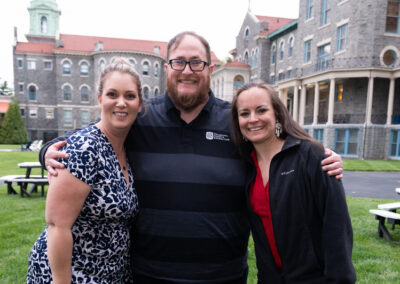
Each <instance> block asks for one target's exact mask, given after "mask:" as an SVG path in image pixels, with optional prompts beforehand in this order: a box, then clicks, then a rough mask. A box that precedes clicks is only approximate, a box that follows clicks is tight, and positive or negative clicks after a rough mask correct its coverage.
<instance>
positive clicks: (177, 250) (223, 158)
mask: <svg viewBox="0 0 400 284" xmlns="http://www.w3.org/2000/svg"><path fill="white" fill-rule="evenodd" d="M167 49H168V50H167V63H166V64H165V69H166V72H167V93H166V94H164V96H161V97H156V98H154V99H151V100H150V101H148V102H147V104H146V105H145V114H144V115H143V116H140V117H138V118H137V120H136V122H135V124H134V126H133V127H132V129H131V131H130V134H129V136H128V137H127V140H126V143H125V146H126V151H127V154H128V157H129V161H130V163H131V165H132V168H133V172H134V177H135V184H136V190H137V193H138V199H139V206H140V211H139V214H138V215H137V218H136V220H135V224H134V229H133V230H132V236H131V237H132V255H131V258H132V269H133V273H134V281H135V283H139V284H142V283H146V284H149V283H150V284H151V283H207V284H210V283H229V284H234V283H238V284H239V283H240V284H242V283H246V278H247V270H248V268H247V242H248V237H249V224H248V218H247V213H246V203H245V193H244V182H245V179H244V175H245V171H244V166H243V164H242V162H241V159H240V157H239V156H238V154H237V153H236V150H235V147H234V146H233V144H232V142H231V140H230V135H229V121H230V120H229V114H230V107H231V106H230V104H229V103H228V102H225V101H222V100H219V99H217V98H215V97H214V95H213V93H212V91H211V90H210V88H209V86H210V77H211V73H212V71H213V69H214V66H212V65H210V64H211V52H210V47H209V44H208V42H207V41H206V40H205V39H204V38H203V37H201V36H199V35H197V34H195V33H193V32H183V33H180V34H178V35H176V36H175V37H174V38H173V39H172V40H171V41H170V42H169V43H168V47H167ZM50 143H52V142H50ZM53 143H54V141H53ZM59 146H60V143H56V144H54V145H52V146H50V147H49V150H48V151H47V153H46V167H47V169H48V171H49V173H50V174H56V171H55V168H58V167H59V166H60V164H58V162H56V161H55V160H54V158H58V157H63V155H62V154H61V153H59V152H57V149H58V148H59ZM45 151H46V150H45V149H43V150H42V151H41V158H43V155H44V153H45ZM51 158H53V159H51ZM326 162H327V163H331V164H330V165H329V166H328V168H327V169H328V170H331V173H332V174H339V176H341V172H342V168H341V160H340V157H339V156H337V155H334V156H331V157H329V158H327V161H326ZM332 162H334V163H332Z"/></svg>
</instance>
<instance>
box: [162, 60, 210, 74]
mask: <svg viewBox="0 0 400 284" xmlns="http://www.w3.org/2000/svg"><path fill="white" fill-rule="evenodd" d="M168 64H169V65H170V66H171V68H172V69H174V70H176V71H183V70H185V68H186V65H187V64H189V67H190V70H192V71H193V72H200V71H203V70H204V67H206V66H208V65H210V63H208V62H205V61H203V60H189V61H186V60H183V59H170V60H169V61H168Z"/></svg>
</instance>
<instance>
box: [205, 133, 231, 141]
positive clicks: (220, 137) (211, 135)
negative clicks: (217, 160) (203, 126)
mask: <svg viewBox="0 0 400 284" xmlns="http://www.w3.org/2000/svg"><path fill="white" fill-rule="evenodd" d="M206 139H207V140H221V141H230V139H229V136H228V135H227V134H220V133H215V132H211V131H207V132H206Z"/></svg>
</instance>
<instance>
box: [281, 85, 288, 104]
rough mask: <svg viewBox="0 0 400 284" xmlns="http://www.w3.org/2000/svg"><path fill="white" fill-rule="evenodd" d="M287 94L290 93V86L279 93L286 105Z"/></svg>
mask: <svg viewBox="0 0 400 284" xmlns="http://www.w3.org/2000/svg"><path fill="white" fill-rule="evenodd" d="M287 94H288V88H285V89H282V93H281V94H280V95H279V98H280V99H281V101H282V103H283V104H284V105H285V107H287Z"/></svg>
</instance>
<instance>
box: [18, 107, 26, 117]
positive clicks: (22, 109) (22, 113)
mask: <svg viewBox="0 0 400 284" xmlns="http://www.w3.org/2000/svg"><path fill="white" fill-rule="evenodd" d="M19 111H20V113H21V116H22V117H24V116H25V109H24V108H20V109H19Z"/></svg>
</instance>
